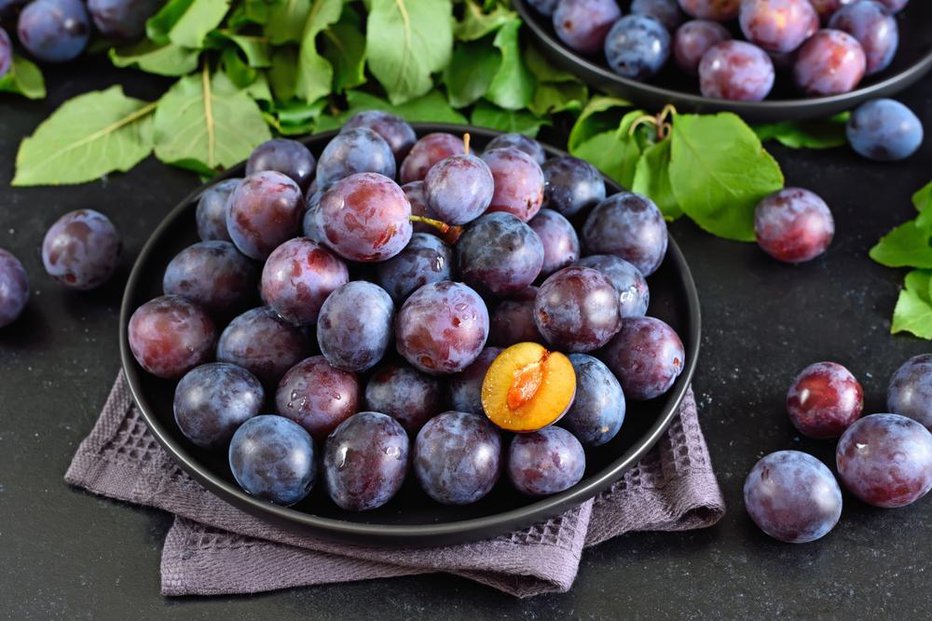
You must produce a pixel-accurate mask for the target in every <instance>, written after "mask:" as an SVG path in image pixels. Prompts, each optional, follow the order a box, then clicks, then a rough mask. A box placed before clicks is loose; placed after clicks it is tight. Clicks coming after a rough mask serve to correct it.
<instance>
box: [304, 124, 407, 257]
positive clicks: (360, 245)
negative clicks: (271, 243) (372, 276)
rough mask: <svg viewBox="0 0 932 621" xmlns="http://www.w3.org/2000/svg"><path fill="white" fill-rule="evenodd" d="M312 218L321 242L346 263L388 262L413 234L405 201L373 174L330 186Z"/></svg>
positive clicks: (393, 187)
mask: <svg viewBox="0 0 932 621" xmlns="http://www.w3.org/2000/svg"><path fill="white" fill-rule="evenodd" d="M341 135H344V134H341ZM338 137H339V136H338ZM331 144H332V143H331ZM316 214H317V221H316V224H317V230H318V231H319V234H320V236H321V237H322V238H323V239H324V242H325V243H326V244H327V245H328V246H330V247H331V248H333V250H334V251H335V252H336V253H337V254H339V255H340V256H342V257H344V258H346V259H349V260H350V261H360V262H365V263H377V262H379V261H385V260H387V259H390V258H392V257H393V256H395V255H396V254H398V253H399V252H401V251H402V250H403V249H404V247H405V246H407V245H408V242H409V241H411V234H412V233H413V229H412V228H411V203H409V202H408V197H407V196H406V195H405V193H404V191H403V190H402V189H401V188H400V187H399V186H398V184H397V183H395V182H394V181H392V180H391V179H389V178H388V177H386V176H384V175H380V174H377V173H371V172H365V173H357V174H355V175H350V176H349V177H346V178H344V179H340V180H339V181H337V182H336V183H334V184H333V186H332V187H331V188H330V189H329V190H327V191H326V192H324V194H323V196H321V198H320V205H319V206H318V208H317V209H316Z"/></svg>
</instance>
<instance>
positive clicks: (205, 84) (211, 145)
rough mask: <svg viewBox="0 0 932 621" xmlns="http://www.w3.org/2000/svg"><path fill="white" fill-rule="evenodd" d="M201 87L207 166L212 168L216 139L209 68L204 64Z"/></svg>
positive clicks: (214, 158) (214, 159) (214, 160)
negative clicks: (205, 127) (205, 126)
mask: <svg viewBox="0 0 932 621" xmlns="http://www.w3.org/2000/svg"><path fill="white" fill-rule="evenodd" d="M201 87H202V88H203V90H204V122H205V124H206V125H207V165H208V166H210V167H211V168H213V167H214V166H215V162H216V161H217V160H216V157H215V154H214V151H215V149H216V141H217V137H216V136H215V135H214V133H215V132H214V104H213V101H212V99H211V91H210V67H209V65H208V63H206V62H205V63H204V69H203V70H202V71H201Z"/></svg>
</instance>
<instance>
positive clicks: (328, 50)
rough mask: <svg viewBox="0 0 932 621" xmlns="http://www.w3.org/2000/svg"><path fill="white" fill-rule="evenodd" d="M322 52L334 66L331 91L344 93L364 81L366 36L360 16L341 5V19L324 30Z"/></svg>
mask: <svg viewBox="0 0 932 621" xmlns="http://www.w3.org/2000/svg"><path fill="white" fill-rule="evenodd" d="M322 53H323V56H324V58H326V59H327V60H328V61H329V62H330V65H331V66H332V67H333V91H334V92H335V93H343V92H345V91H346V90H348V89H351V88H356V87H357V86H361V85H363V84H365V83H366V37H365V35H363V34H362V30H361V25H360V20H359V16H358V15H357V14H356V13H355V12H354V11H352V10H351V9H350V8H349V7H344V8H343V15H342V16H341V17H340V21H338V22H337V23H336V24H333V25H332V26H330V28H328V29H327V30H325V31H324V39H323V46H322Z"/></svg>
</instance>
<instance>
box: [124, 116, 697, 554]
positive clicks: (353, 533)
mask: <svg viewBox="0 0 932 621" xmlns="http://www.w3.org/2000/svg"><path fill="white" fill-rule="evenodd" d="M411 125H412V127H413V128H414V130H415V132H416V133H417V134H418V136H419V137H421V136H424V135H425V134H428V133H431V132H447V133H462V132H464V131H468V132H470V133H471V134H473V135H481V136H482V137H483V138H488V139H491V138H494V137H495V136H497V135H500V134H502V133H504V132H498V131H495V130H491V129H486V128H480V127H475V126H471V125H456V124H449V123H412V124H411ZM338 133H339V130H331V131H327V132H321V133H318V134H313V135H311V136H308V137H306V138H304V139H302V142H304V143H305V144H307V143H318V144H325V143H326V141H328V140H330V139H331V138H332V137H333V136H335V135H337V134H338ZM541 144H542V146H543V147H544V149H545V151H546V152H547V154H548V157H559V156H565V155H567V153H565V152H563V151H561V150H559V149H556V148H554V147H550V146H548V145H546V144H543V143H541ZM242 172H243V164H242V163H241V164H239V165H237V166H234V167H231V168H230V169H229V170H227V171H226V172H225V173H223V174H221V175H218V176H217V177H215V178H213V179H211V180H210V181H208V182H207V183H206V184H204V185H202V186H200V187H198V188H197V189H196V190H194V191H193V192H191V193H190V194H188V196H186V197H185V198H184V199H182V201H181V202H180V203H179V204H178V205H176V206H175V207H174V208H173V209H172V210H171V211H170V212H169V213H168V215H166V216H165V218H163V219H162V221H161V222H160V223H159V225H158V226H157V227H156V228H155V230H154V231H153V232H152V233H151V235H150V236H149V238H148V240H147V241H146V243H145V245H144V246H143V248H142V250H141V251H140V252H139V255H138V256H137V258H136V261H135V262H134V264H133V268H132V271H131V272H130V275H129V278H128V280H127V282H126V287H125V289H124V294H123V299H122V302H121V306H120V330H119V338H120V358H121V362H122V370H123V373H124V375H125V377H126V380H127V382H128V384H129V389H130V393H131V394H132V396H133V401H134V402H135V403H136V406H137V408H138V409H139V412H140V414H141V415H142V417H143V419H144V420H145V422H146V425H147V426H148V428H149V430H150V431H151V432H152V435H153V436H155V438H156V440H157V441H158V442H159V444H160V445H161V446H162V447H163V448H164V449H165V450H166V451H167V452H168V453H169V454H171V456H172V457H173V459H174V460H175V461H176V462H177V463H178V465H179V466H181V468H182V469H183V470H185V471H186V472H187V473H189V474H190V475H192V476H193V478H194V479H196V480H197V481H198V482H200V483H201V484H202V485H204V487H205V488H207V491H209V492H210V493H213V494H214V495H215V496H218V497H220V498H221V499H222V500H224V501H225V502H227V503H229V504H231V505H233V506H235V507H237V508H239V509H243V510H245V511H247V512H248V513H251V514H252V515H254V516H259V517H262V518H265V519H269V520H271V521H273V522H276V523H278V524H282V525H285V526H288V527H291V528H292V529H294V527H298V528H299V529H300V530H302V531H305V532H307V531H311V532H313V533H314V534H318V535H320V536H323V537H328V538H331V539H338V540H349V541H355V542H360V541H365V542H366V543H367V544H375V545H405V546H415V547H417V546H430V545H440V544H449V543H455V542H465V541H471V540H478V539H483V538H488V537H491V536H495V535H500V534H503V533H506V532H510V531H513V530H516V529H519V528H526V527H529V526H531V525H533V524H536V523H539V522H541V521H544V520H546V519H548V518H550V517H553V516H554V515H557V514H559V513H561V512H563V511H565V510H566V509H568V508H570V507H572V506H576V505H579V504H581V503H583V502H585V501H586V500H589V499H590V498H592V497H594V496H595V495H596V494H598V493H599V492H601V491H603V490H605V489H606V488H608V487H609V486H610V485H611V484H612V483H614V482H615V481H617V480H618V479H620V478H621V476H622V475H623V474H624V473H625V472H626V471H628V470H629V469H630V468H631V467H632V466H634V465H635V464H636V463H637V462H638V461H639V460H640V459H641V457H643V456H644V455H645V454H646V453H647V452H648V451H649V450H651V449H652V448H653V447H654V445H655V444H656V443H657V441H658V440H659V439H660V438H661V436H662V435H663V434H664V433H665V432H666V430H667V428H668V427H669V426H670V424H671V423H672V421H673V419H674V418H675V417H676V414H677V412H678V410H679V407H680V405H681V404H682V401H683V398H684V397H685V395H686V392H687V390H688V388H689V385H690V383H691V382H692V378H693V374H694V373H695V370H696V365H697V361H698V355H699V347H700V337H701V310H700V307H699V294H698V291H697V289H696V284H695V281H694V280H693V277H692V273H691V272H690V270H689V265H688V264H687V263H686V259H685V257H684V256H683V253H682V251H681V250H680V248H679V246H678V245H677V244H676V242H675V240H674V239H673V238H672V236H670V237H669V245H668V250H667V255H666V257H665V258H664V262H666V261H672V262H673V267H674V269H675V271H676V273H677V280H678V281H679V282H677V284H676V285H675V286H676V287H678V288H680V289H682V293H683V294H684V295H685V300H684V302H685V304H686V305H687V318H688V321H689V328H688V333H687V334H686V335H681V338H683V340H684V343H685V347H686V352H687V353H686V365H685V367H684V368H683V371H682V373H681V374H680V376H679V377H678V378H677V380H676V382H675V383H674V385H673V387H672V388H671V390H670V391H669V392H668V393H667V394H666V398H667V404H666V405H665V406H664V408H663V410H662V411H661V413H660V415H659V416H658V417H657V420H656V421H655V422H654V424H653V425H651V427H650V428H649V429H648V430H647V432H646V433H645V434H644V435H643V436H641V438H639V439H638V440H637V441H636V442H635V444H634V445H632V446H631V447H630V448H629V449H628V450H626V451H625V452H624V453H622V454H621V455H620V456H618V457H617V458H616V459H615V460H613V461H612V462H611V463H610V464H609V465H608V466H607V467H605V468H603V469H602V470H600V471H599V472H596V473H594V474H593V475H592V476H590V477H587V478H584V479H583V480H582V481H581V482H580V483H579V484H577V485H575V486H573V487H571V488H570V489H569V490H566V491H564V492H561V493H559V494H555V495H553V496H548V497H544V498H538V499H529V502H528V504H526V505H524V506H522V507H519V508H515V509H509V510H507V511H503V512H501V513H495V514H492V515H487V516H482V517H477V518H469V519H465V520H456V521H452V522H442V523H423V524H404V525H402V524H378V523H364V522H350V521H344V520H339V519H334V518H328V517H320V516H317V515H314V514H311V513H305V512H303V511H298V510H296V509H292V508H289V507H283V506H279V505H275V504H272V503H270V502H266V501H264V500H260V499H258V498H255V497H253V496H250V495H248V494H247V493H246V492H244V491H243V490H241V489H239V488H238V487H235V486H234V485H232V484H230V483H229V482H227V481H225V480H223V479H222V478H220V477H219V476H217V475H215V474H213V473H212V472H211V471H210V469H209V468H207V467H206V466H204V465H203V464H201V463H200V462H199V460H198V459H196V457H195V455H194V454H192V453H191V452H190V451H189V450H188V448H187V447H185V446H183V445H182V444H181V443H180V442H179V441H177V440H176V439H175V438H173V437H172V435H171V434H170V433H169V432H168V430H167V429H166V428H165V427H164V426H163V425H162V424H161V423H160V422H159V420H158V418H157V417H156V416H155V415H154V414H153V413H152V410H153V408H152V406H151V404H150V403H149V402H148V400H147V399H146V396H145V393H144V389H143V386H142V383H141V377H142V374H143V373H145V371H143V370H142V368H141V367H140V366H139V365H138V363H136V360H135V359H134V357H133V355H132V352H131V351H130V347H129V340H128V325H129V319H130V317H131V316H132V314H133V312H134V311H135V310H136V308H135V307H134V306H133V301H134V298H135V297H137V293H136V292H137V290H138V289H139V288H140V287H142V286H143V283H142V282H141V279H142V273H143V271H144V268H145V266H146V264H148V263H150V262H151V261H152V260H153V259H152V255H153V254H155V253H156V252H158V249H159V246H160V245H161V243H163V242H162V238H163V237H164V235H165V233H166V231H167V230H169V229H170V228H171V227H173V226H175V225H176V223H177V222H178V220H179V219H181V218H183V217H184V216H185V215H187V214H188V213H189V211H190V210H192V209H193V208H194V204H195V202H196V200H197V198H198V197H199V196H200V195H201V193H202V192H203V191H204V190H205V189H206V188H208V187H210V186H212V185H213V184H215V183H217V182H218V181H221V180H223V179H226V178H231V177H234V176H238V175H240V174H241V173H242ZM603 177H604V175H603ZM605 179H606V183H607V184H608V185H609V186H610V188H612V189H615V188H618V189H617V190H616V191H620V186H618V184H616V183H615V182H614V181H612V180H611V179H609V178H608V177H605ZM613 193H614V192H613Z"/></svg>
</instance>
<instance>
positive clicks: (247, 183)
mask: <svg viewBox="0 0 932 621" xmlns="http://www.w3.org/2000/svg"><path fill="white" fill-rule="evenodd" d="M303 211H304V198H303V196H302V195H301V188H299V187H298V184H297V183H295V182H294V181H292V180H291V178H290V177H287V176H285V175H283V174H281V173H280V172H276V171H274V170H264V171H262V172H257V173H255V174H252V175H249V176H248V177H246V178H245V179H243V181H242V182H241V183H240V184H239V185H237V186H236V188H235V189H234V190H233V193H232V194H230V198H229V204H228V206H227V213H226V218H227V230H228V231H229V233H230V238H231V239H232V240H233V243H234V244H236V247H237V248H239V251H240V252H242V253H243V254H245V255H246V256H247V257H250V258H252V259H257V260H260V261H261V260H265V259H266V258H268V256H269V255H270V254H272V251H273V250H275V249H276V248H277V247H278V246H280V245H281V244H282V243H284V242H285V241H287V240H289V239H291V238H292V237H294V236H295V235H297V233H298V231H299V230H300V228H301V214H302V213H303Z"/></svg>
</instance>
